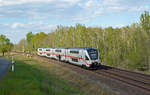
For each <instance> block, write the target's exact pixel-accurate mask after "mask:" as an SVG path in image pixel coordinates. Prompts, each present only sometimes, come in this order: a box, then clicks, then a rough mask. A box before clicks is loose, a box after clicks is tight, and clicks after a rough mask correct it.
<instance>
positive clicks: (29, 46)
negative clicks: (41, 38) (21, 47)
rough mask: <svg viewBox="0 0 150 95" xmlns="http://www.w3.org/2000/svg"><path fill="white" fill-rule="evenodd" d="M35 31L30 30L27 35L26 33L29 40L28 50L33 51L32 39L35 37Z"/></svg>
mask: <svg viewBox="0 0 150 95" xmlns="http://www.w3.org/2000/svg"><path fill="white" fill-rule="evenodd" d="M33 36H34V35H33V33H32V32H29V33H28V34H27V35H26V40H27V50H28V51H29V52H31V51H32V46H31V40H32V38H33Z"/></svg>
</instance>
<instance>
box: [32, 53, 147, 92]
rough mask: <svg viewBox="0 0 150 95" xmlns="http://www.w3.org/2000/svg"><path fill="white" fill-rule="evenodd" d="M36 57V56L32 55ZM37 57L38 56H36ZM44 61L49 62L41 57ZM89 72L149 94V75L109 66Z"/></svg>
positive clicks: (65, 64)
mask: <svg viewBox="0 0 150 95" xmlns="http://www.w3.org/2000/svg"><path fill="white" fill-rule="evenodd" d="M33 56H37V55H33ZM38 57H39V56H38ZM42 58H44V59H45V60H47V61H48V62H49V60H51V59H49V58H45V57H42ZM54 62H55V63H59V64H60V63H64V64H61V65H64V66H69V67H70V66H74V67H75V68H76V69H79V68H80V69H81V67H78V66H76V65H69V64H67V63H65V62H59V61H54ZM89 71H90V72H94V73H96V74H99V75H103V76H106V77H108V78H111V79H114V80H117V81H120V82H123V83H124V84H127V85H129V86H133V87H137V88H139V89H142V90H144V91H147V92H149V93H150V75H146V74H141V73H137V72H133V71H128V70H123V69H118V68H115V67H110V66H104V65H103V66H102V68H98V69H97V70H89Z"/></svg>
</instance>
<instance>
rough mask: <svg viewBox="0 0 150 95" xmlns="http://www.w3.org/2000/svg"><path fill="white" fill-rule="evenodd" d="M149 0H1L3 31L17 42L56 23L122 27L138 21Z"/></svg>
mask: <svg viewBox="0 0 150 95" xmlns="http://www.w3.org/2000/svg"><path fill="white" fill-rule="evenodd" d="M145 10H146V11H150V0H0V34H3V35H5V36H7V37H8V38H9V39H10V40H11V42H13V43H15V44H16V43H18V42H19V41H20V40H21V39H22V38H25V36H26V34H27V33H28V32H31V31H32V32H33V33H39V32H45V33H49V32H51V31H54V30H55V29H56V27H57V25H63V26H75V25H76V24H83V25H85V26H87V27H89V26H90V27H103V28H105V27H108V26H112V27H123V26H126V25H131V24H132V23H135V22H139V20H140V15H141V14H142V13H143V12H144V11H145Z"/></svg>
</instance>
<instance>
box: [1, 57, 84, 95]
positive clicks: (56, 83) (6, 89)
mask: <svg viewBox="0 0 150 95" xmlns="http://www.w3.org/2000/svg"><path fill="white" fill-rule="evenodd" d="M15 58H16V62H15V72H11V71H9V72H8V73H7V75H6V76H5V77H3V78H2V80H1V81H0V95H84V93H83V92H82V91H81V90H80V89H78V88H76V87H74V86H72V85H71V84H69V83H68V82H67V81H66V80H64V79H62V78H60V77H58V76H56V75H55V74H53V73H49V72H47V71H46V70H44V69H40V68H39V66H38V64H40V63H39V62H37V61H34V60H33V59H28V58H26V57H23V56H16V57H15ZM37 63H38V64H37Z"/></svg>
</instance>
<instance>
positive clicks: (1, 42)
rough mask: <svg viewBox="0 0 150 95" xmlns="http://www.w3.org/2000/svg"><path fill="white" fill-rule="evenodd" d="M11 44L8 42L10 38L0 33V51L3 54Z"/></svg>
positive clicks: (10, 47)
mask: <svg viewBox="0 0 150 95" xmlns="http://www.w3.org/2000/svg"><path fill="white" fill-rule="evenodd" d="M12 47H13V44H12V43H10V40H9V39H8V38H6V37H5V36H4V35H0V52H2V54H3V56H4V54H5V52H9V51H11V49H12Z"/></svg>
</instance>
